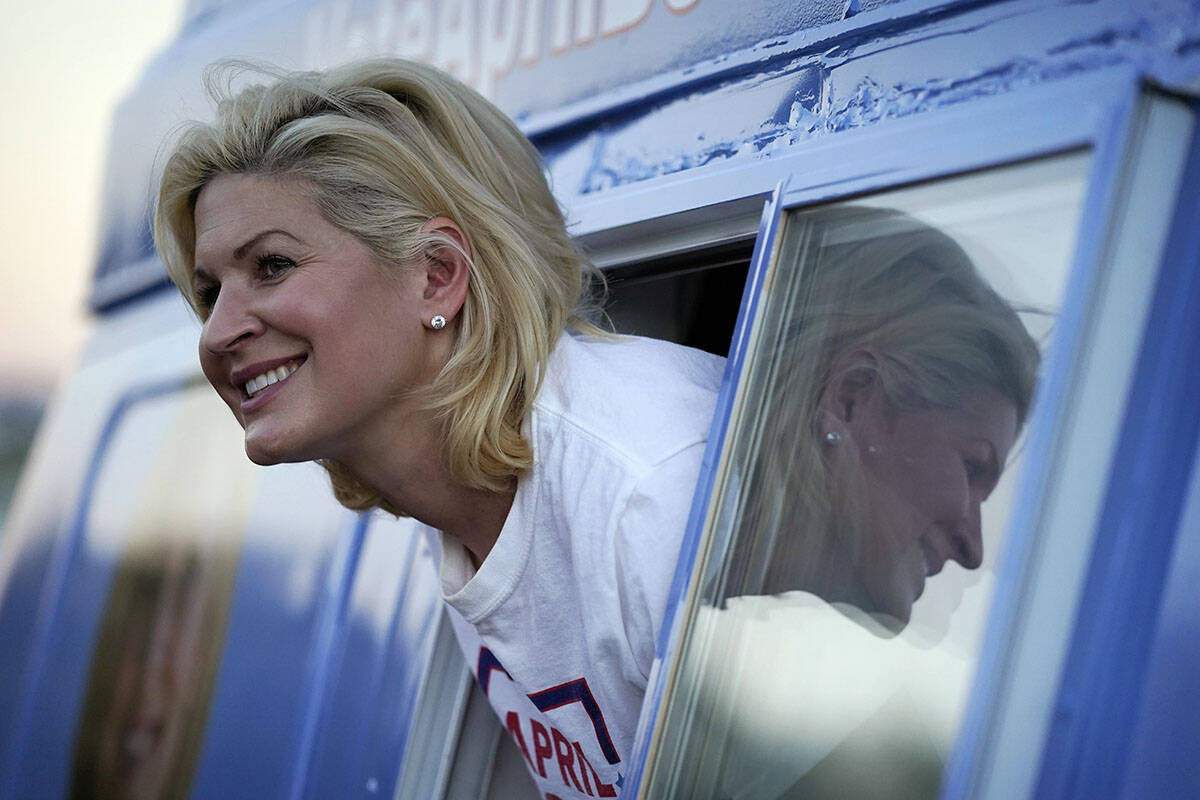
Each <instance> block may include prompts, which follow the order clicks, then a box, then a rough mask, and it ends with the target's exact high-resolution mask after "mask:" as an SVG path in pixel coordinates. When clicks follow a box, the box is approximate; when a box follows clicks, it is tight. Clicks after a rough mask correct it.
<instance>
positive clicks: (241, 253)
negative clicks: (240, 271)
mask: <svg viewBox="0 0 1200 800" xmlns="http://www.w3.org/2000/svg"><path fill="white" fill-rule="evenodd" d="M272 234H281V235H283V236H286V237H288V238H289V239H291V240H292V241H293V242H296V243H297V244H304V242H302V241H301V240H300V239H297V238H296V237H295V236H293V235H292V234H290V233H288V232H287V231H285V230H283V229H282V228H271V229H270V230H265V231H262V232H261V233H256V234H255V235H254V236H252V237H250V238H249V239H247V240H246V242H245V243H244V244H242V246H241V247H239V248H238V249H236V250H234V251H233V258H234V260H235V261H241V260H242V259H243V258H245V257H246V253H248V252H250V248H251V247H254V245H256V244H258V243H259V242H260V241H262V240H263V239H265V238H267V237H268V236H271V235H272Z"/></svg>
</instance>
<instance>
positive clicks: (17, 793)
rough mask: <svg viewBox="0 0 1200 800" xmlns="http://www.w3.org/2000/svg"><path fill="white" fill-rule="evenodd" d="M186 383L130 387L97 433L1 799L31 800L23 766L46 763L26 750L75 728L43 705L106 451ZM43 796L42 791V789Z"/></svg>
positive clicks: (42, 600)
mask: <svg viewBox="0 0 1200 800" xmlns="http://www.w3.org/2000/svg"><path fill="white" fill-rule="evenodd" d="M188 383H189V379H188V378H173V379H170V380H165V381H159V382H155V383H152V384H148V385H144V386H134V387H132V388H130V390H129V391H128V392H126V393H125V394H124V395H123V396H122V397H121V398H120V399H119V400H118V401H117V403H116V404H115V405H114V407H113V408H112V410H111V411H110V412H109V414H108V418H107V419H106V420H105V422H104V425H103V427H102V428H101V430H100V435H99V437H98V438H97V441H96V444H95V446H94V448H93V450H92V456H91V459H90V461H89V463H88V468H87V473H86V476H85V478H84V481H83V487H82V489H81V490H80V493H79V498H78V500H77V502H76V506H75V513H74V515H73V516H72V520H71V524H70V527H69V528H67V529H66V530H64V531H63V532H62V534H61V535H60V536H59V537H58V541H57V542H56V544H55V545H54V555H53V561H52V563H51V565H50V569H49V571H48V574H47V576H46V578H45V581H44V583H43V584H42V586H41V591H40V597H39V600H38V605H37V619H36V622H35V629H34V634H33V637H32V641H31V643H30V647H29V650H28V652H27V654H26V655H27V659H28V660H27V662H26V665H25V668H24V671H23V672H22V673H21V674H20V675H19V676H15V678H16V680H18V681H19V685H20V687H21V690H20V694H19V695H18V702H19V703H20V706H19V709H18V711H17V713H16V714H15V715H14V720H13V725H12V730H11V732H10V739H9V740H8V741H7V742H4V748H3V750H2V751H0V756H3V760H2V761H0V797H23V796H29V795H28V793H27V790H28V787H24V786H23V785H22V782H21V778H22V773H23V771H25V770H27V769H28V764H27V761H31V760H37V759H44V758H46V757H47V755H48V754H47V753H46V752H45V751H44V750H40V749H39V748H37V747H34V748H32V752H31V747H30V745H31V744H33V743H34V742H36V741H38V740H39V739H40V738H43V736H44V733H45V732H46V731H49V730H55V731H60V730H73V729H74V725H73V724H72V721H73V720H74V716H75V708H74V705H73V704H72V703H50V704H46V702H45V701H46V693H47V691H48V689H47V686H48V678H49V676H50V672H51V669H50V662H51V656H52V653H53V652H54V649H55V643H56V640H57V639H58V637H59V636H60V634H61V632H62V630H63V629H64V628H65V627H66V626H67V623H68V622H69V621H71V620H72V619H75V620H78V618H79V616H78V612H79V611H80V609H68V607H67V603H66V598H67V594H68V592H69V591H70V590H71V589H72V588H73V587H77V585H78V583H79V582H80V579H81V577H82V574H83V572H84V569H83V554H82V550H83V541H84V535H85V533H86V525H87V519H88V511H89V509H90V507H91V503H92V499H93V493H94V491H95V488H96V482H97V480H98V479H99V477H100V474H101V469H102V467H103V465H104V460H105V457H106V456H107V455H108V451H109V446H110V445H111V444H112V441H113V438H114V437H115V435H116V433H117V431H118V430H119V429H120V426H121V422H122V420H123V419H124V418H125V416H126V415H127V414H128V413H129V412H130V410H132V409H133V408H135V407H136V406H137V405H139V404H140V403H144V402H146V401H149V400H153V399H156V398H159V397H163V396H165V395H169V394H173V393H176V392H180V391H182V390H183V389H185V388H186V387H187V385H188ZM69 612H70V613H69ZM76 672H77V673H78V670H76ZM74 677H75V678H76V680H74V681H70V682H62V683H55V684H51V685H53V691H55V692H58V693H62V694H66V695H67V696H69V697H73V696H74V694H73V693H70V691H69V690H70V689H72V688H75V689H78V688H79V681H81V680H82V675H81V674H76V675H75V676H74ZM48 707H49V708H57V709H59V711H60V712H61V713H60V715H59V716H60V717H63V718H61V719H59V720H55V721H52V720H49V719H46V716H45V713H46V711H47V708H48ZM39 708H40V709H41V710H42V711H43V716H42V717H41V718H39V717H38V715H37V713H36V712H37V710H38V709H39ZM50 774H54V773H50ZM42 791H43V792H44V791H46V787H43V788H42Z"/></svg>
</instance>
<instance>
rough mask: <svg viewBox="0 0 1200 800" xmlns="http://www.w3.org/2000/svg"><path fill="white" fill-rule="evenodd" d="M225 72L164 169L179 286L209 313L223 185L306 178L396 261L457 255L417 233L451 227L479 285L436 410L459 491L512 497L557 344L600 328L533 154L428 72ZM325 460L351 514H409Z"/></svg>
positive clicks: (170, 262) (527, 458) (161, 243)
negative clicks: (214, 186) (204, 273)
mask: <svg viewBox="0 0 1200 800" xmlns="http://www.w3.org/2000/svg"><path fill="white" fill-rule="evenodd" d="M231 66H232V67H234V68H235V69H236V68H238V67H242V68H244V67H245V65H237V64H233V65H230V64H225V65H218V70H217V71H215V72H210V73H209V79H208V81H207V83H208V90H209V94H210V95H211V96H212V97H213V98H214V100H216V101H217V104H218V105H217V116H216V120H215V122H213V123H211V124H206V123H199V122H196V123H191V124H190V125H189V126H188V127H187V128H186V129H185V130H184V131H183V133H182V135H181V137H180V138H179V140H178V142H177V144H176V145H175V147H174V150H173V152H172V153H171V154H170V156H169V157H168V159H167V161H166V164H165V167H164V170H163V177H162V182H161V185H160V189H159V194H158V203H157V207H156V210H155V220H154V238H155V243H156V246H157V247H158V252H159V255H160V256H161V258H162V260H163V262H164V264H165V265H166V268H167V273H168V274H169V275H170V276H171V279H172V280H173V281H174V282H175V285H176V286H177V287H178V288H179V290H180V292H182V293H183V295H184V297H185V298H186V299H187V300H188V302H189V303H190V304H191V306H192V308H193V309H194V310H196V311H197V313H198V314H199V315H200V316H201V317H203V316H204V311H203V310H202V309H201V307H200V305H199V304H198V303H197V298H196V297H195V296H194V295H193V290H192V272H193V270H194V266H195V265H194V263H193V250H194V247H195V226H194V220H193V212H194V209H195V204H196V198H197V196H198V195H199V193H200V191H201V190H202V189H203V188H204V187H205V186H206V185H207V184H208V182H209V181H211V180H212V179H213V178H214V177H216V176H217V175H221V174H253V175H263V176H270V177H279V178H296V179H301V180H303V181H306V182H307V183H308V184H309V185H310V186H311V187H312V190H313V193H314V198H315V200H316V203H317V205H318V207H319V208H320V210H321V213H322V214H323V215H324V216H325V218H326V219H328V220H329V221H330V222H331V223H332V224H334V225H337V226H338V227H340V228H342V229H344V230H346V231H348V232H350V233H352V234H354V235H356V236H358V237H359V238H360V239H361V240H362V241H364V242H365V243H367V245H368V246H370V247H371V248H372V250H374V251H375V253H376V254H378V255H379V256H380V257H381V259H383V260H384V261H386V262H391V263H396V264H407V263H410V262H412V261H413V260H414V259H416V258H419V257H421V256H422V255H427V254H430V253H431V252H436V251H437V250H438V249H439V248H442V247H456V245H455V243H454V242H452V241H450V240H449V239H448V238H446V237H443V236H438V235H436V234H428V233H426V234H423V233H421V232H420V231H419V228H420V227H421V226H422V225H423V224H424V223H425V222H427V221H428V220H430V219H431V218H433V217H438V216H444V217H448V218H450V219H451V220H453V221H454V222H455V223H456V224H457V225H458V226H459V227H460V228H462V230H463V231H464V232H465V234H466V236H467V239H468V245H469V250H470V253H469V256H470V258H469V261H470V269H471V274H470V281H469V287H468V293H467V299H466V302H465V303H464V305H463V308H462V311H461V312H460V315H459V325H458V333H457V339H456V342H455V348H454V352H453V354H452V355H451V357H450V359H449V361H448V363H447V364H446V366H445V368H444V369H443V370H442V372H441V373H440V374H439V376H438V377H437V379H436V380H435V382H434V384H433V385H432V386H431V387H429V392H428V394H429V398H430V399H429V401H428V404H429V407H430V408H431V409H433V410H435V411H437V412H438V413H439V415H440V416H441V418H442V419H443V421H444V425H445V438H446V447H447V453H448V457H449V466H450V470H451V473H452V475H453V476H454V477H455V478H456V479H457V480H459V481H461V482H462V483H463V484H464V485H467V486H470V487H475V488H482V489H492V490H500V489H503V488H505V487H507V486H509V485H511V482H512V480H513V479H514V478H516V477H518V476H520V475H521V474H523V473H524V472H526V471H527V470H528V469H529V468H530V466H531V465H532V462H533V454H532V450H531V448H530V445H529V442H528V441H527V440H526V439H525V437H524V436H523V435H522V433H521V424H522V421H523V420H524V418H525V416H526V414H527V412H528V411H529V409H530V406H531V405H532V401H533V398H534V396H535V395H536V393H537V389H538V385H539V381H540V379H541V374H542V371H543V368H544V366H545V364H546V362H547V360H548V358H549V355H550V351H551V349H552V348H553V346H554V343H555V341H556V340H557V338H558V336H559V335H560V334H561V332H562V331H563V330H564V328H566V327H568V326H570V327H573V328H576V329H582V330H588V331H591V332H595V331H596V328H595V327H594V326H593V325H592V324H591V322H590V321H589V320H590V315H591V313H592V309H593V308H594V301H593V300H592V298H591V292H590V291H589V287H590V286H591V285H592V283H593V278H594V277H595V276H596V275H597V272H596V270H595V268H594V267H592V266H591V264H590V263H589V262H588V261H587V260H586V258H584V257H583V256H582V255H581V253H580V252H579V250H578V249H577V248H576V247H575V245H574V243H573V242H572V240H571V239H570V237H569V236H568V235H567V233H566V229H565V225H564V220H563V216H562V212H561V210H560V209H559V207H558V204H557V202H556V201H555V199H554V196H553V195H552V194H551V192H550V188H549V186H548V185H547V183H546V178H545V174H544V169H543V164H542V160H541V157H540V155H539V154H538V152H537V150H536V149H535V148H534V147H533V145H532V144H531V143H530V142H529V140H528V139H526V138H525V136H524V135H522V134H521V132H520V131H519V130H518V129H517V128H516V126H515V125H514V124H513V123H512V122H511V121H510V120H509V119H508V118H507V117H505V116H504V114H503V113H502V112H501V111H500V110H499V109H497V108H496V107H495V106H493V105H492V104H491V103H489V102H488V101H487V100H485V99H484V98H483V97H481V96H480V95H478V94H477V93H475V92H474V91H472V90H471V89H469V88H468V87H466V86H464V85H463V84H462V83H459V82H458V81H456V80H454V79H453V78H451V77H449V76H448V75H445V74H443V73H441V72H439V71H437V70H435V69H433V68H431V67H427V66H424V65H422V64H417V63H413V62H408V61H402V60H399V59H377V60H370V61H362V62H357V63H352V64H348V65H345V66H342V67H338V68H335V69H331V70H328V71H326V72H278V73H272V74H273V75H274V77H275V78H276V80H275V81H274V83H272V84H270V85H265V86H264V85H254V86H249V87H248V88H244V89H242V90H241V91H239V92H237V93H233V92H231V90H230V89H229V88H228V85H229V83H230V82H231V80H232V78H231V77H230V78H229V79H228V80H227V81H226V84H225V88H224V89H218V88H216V87H217V81H216V80H214V78H215V77H216V76H218V75H222V74H223V75H227V76H231V75H232V70H231V69H230V67H231ZM260 70H261V68H260ZM456 249H457V248H456ZM322 464H323V466H324V467H325V468H326V469H327V470H328V472H329V474H330V476H331V479H332V481H333V490H334V495H335V496H336V497H337V499H338V501H339V502H341V503H342V504H343V505H345V506H347V507H349V508H352V509H356V510H363V509H368V508H373V507H376V506H378V507H381V508H384V509H385V510H388V511H391V512H392V513H400V512H399V509H395V508H392V507H390V506H389V504H388V503H387V502H386V501H385V500H384V499H383V498H382V497H381V495H380V494H379V493H378V492H377V491H375V490H374V489H372V488H371V487H368V486H366V485H365V484H363V483H361V482H360V481H358V480H357V479H356V478H355V477H354V476H353V475H352V474H351V473H350V471H349V470H348V469H346V468H345V467H344V466H342V465H341V464H338V463H336V462H332V461H325V462H322Z"/></svg>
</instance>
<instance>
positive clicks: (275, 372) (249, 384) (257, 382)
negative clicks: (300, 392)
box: [244, 362, 300, 397]
mask: <svg viewBox="0 0 1200 800" xmlns="http://www.w3.org/2000/svg"><path fill="white" fill-rule="evenodd" d="M299 367H300V364H299V362H290V363H287V364H284V365H283V366H282V367H276V368H275V369H269V370H267V371H266V372H264V373H263V374H262V375H257V376H255V377H253V378H251V379H250V380H248V381H246V384H245V387H244V388H245V389H246V394H248V395H250V396H251V397H254V395H256V394H258V393H259V392H261V391H262V390H263V389H265V388H267V387H268V386H271V385H272V384H275V383H279V382H280V381H282V380H286V379H287V377H288V376H289V375H291V374H292V373H293V372H295V371H296V370H297V369H298V368H299Z"/></svg>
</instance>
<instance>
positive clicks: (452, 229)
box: [421, 217, 471, 328]
mask: <svg viewBox="0 0 1200 800" xmlns="http://www.w3.org/2000/svg"><path fill="white" fill-rule="evenodd" d="M421 233H423V234H426V235H429V234H432V235H434V236H436V237H437V238H438V239H440V240H442V243H440V244H436V245H433V247H432V248H431V249H430V251H429V252H427V253H426V254H425V263H424V265H423V267H422V268H423V269H424V271H425V273H424V277H425V285H424V287H423V290H422V293H421V299H422V304H423V305H422V315H423V316H424V318H425V321H426V323H425V324H426V325H427V326H429V327H437V328H440V327H442V326H441V325H436V324H435V323H434V322H433V320H434V319H435V318H436V317H441V318H442V319H443V320H445V322H443V323H442V324H443V325H444V324H445V323H446V322H451V321H453V320H454V319H455V317H457V316H458V312H459V311H460V310H461V309H462V305H463V303H464V302H465V301H466V299H467V287H468V285H469V284H470V282H471V245H470V242H468V241H467V236H466V234H465V233H463V230H462V228H460V227H458V225H457V224H456V223H455V222H454V220H452V219H449V218H448V217H434V218H433V219H431V220H429V221H428V222H426V223H425V224H424V225H422V226H421Z"/></svg>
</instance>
